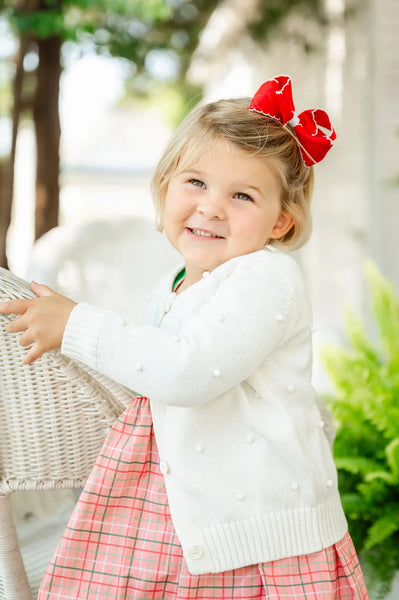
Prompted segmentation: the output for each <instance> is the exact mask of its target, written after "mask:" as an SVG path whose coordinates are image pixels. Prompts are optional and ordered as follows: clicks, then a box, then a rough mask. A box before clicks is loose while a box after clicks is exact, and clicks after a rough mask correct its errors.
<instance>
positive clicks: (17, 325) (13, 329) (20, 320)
mask: <svg viewBox="0 0 399 600" xmlns="http://www.w3.org/2000/svg"><path fill="white" fill-rule="evenodd" d="M27 328H28V323H27V321H26V318H25V314H23V315H21V316H20V317H17V318H16V319H13V320H12V321H10V322H9V323H8V324H7V325H6V331H7V333H18V332H19V331H25V329H27Z"/></svg>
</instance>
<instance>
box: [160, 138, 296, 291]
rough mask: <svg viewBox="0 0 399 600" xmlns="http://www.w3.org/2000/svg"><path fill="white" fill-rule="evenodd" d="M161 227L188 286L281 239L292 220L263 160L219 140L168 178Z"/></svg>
mask: <svg viewBox="0 0 399 600" xmlns="http://www.w3.org/2000/svg"><path fill="white" fill-rule="evenodd" d="M163 224H164V229H165V233H166V236H167V238H168V240H169V241H170V243H171V244H172V245H173V246H174V247H175V248H176V250H177V251H178V252H180V254H181V255H182V256H183V258H184V261H185V266H186V285H190V284H192V283H195V282H196V281H198V280H199V279H200V278H201V277H202V274H203V272H204V271H212V270H213V269H215V268H216V267H218V266H219V265H221V264H222V263H224V262H226V261H227V260H229V259H230V258H234V257H235V256H241V255H243V254H249V253H251V252H256V251H257V250H260V249H261V248H263V247H264V246H265V244H266V242H267V241H268V240H269V239H277V238H280V237H282V236H283V235H284V234H285V233H287V231H289V229H290V228H291V227H292V225H293V221H292V218H291V216H290V215H289V214H288V213H287V212H286V211H282V210H281V203H280V183H279V181H278V179H277V176H276V175H275V173H274V171H273V170H272V169H271V167H270V166H268V164H267V163H266V161H265V160H264V159H262V158H257V157H253V156H250V155H248V154H246V153H245V152H243V151H241V150H240V149H238V148H236V147H234V146H232V145H231V144H229V143H228V142H226V141H224V140H222V139H219V140H215V142H214V143H213V145H212V147H211V148H209V152H206V153H204V154H203V156H202V157H201V158H200V159H199V160H198V161H197V162H196V163H195V164H193V165H191V166H188V167H185V170H184V171H176V172H175V174H174V175H173V177H172V178H171V180H170V182H169V185H168V189H167V193H166V197H165V207H164V215H163ZM185 287H186V286H185Z"/></svg>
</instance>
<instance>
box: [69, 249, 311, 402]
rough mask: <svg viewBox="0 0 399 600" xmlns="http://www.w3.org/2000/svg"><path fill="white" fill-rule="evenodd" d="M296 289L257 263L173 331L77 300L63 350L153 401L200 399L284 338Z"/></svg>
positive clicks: (251, 367)
mask: <svg viewBox="0 0 399 600" xmlns="http://www.w3.org/2000/svg"><path fill="white" fill-rule="evenodd" d="M294 289H295V294H294ZM301 293H302V292H301V291H300V286H299V289H296V286H295V277H294V278H292V277H291V278H290V277H289V276H287V274H286V273H284V272H283V273H282V274H281V273H280V272H279V270H278V269H271V268H270V267H269V266H268V265H267V264H266V263H264V262H263V261H262V262H260V263H257V264H256V265H254V266H252V267H249V268H248V269H241V270H240V271H239V272H234V273H233V274H232V275H231V276H230V277H228V278H227V279H226V280H225V281H224V282H223V283H221V284H220V286H219V287H218V288H217V289H216V291H215V294H214V295H213V296H212V298H211V299H209V300H208V301H207V302H206V303H205V304H204V305H203V306H202V307H201V308H200V309H199V310H198V311H197V312H196V313H195V314H193V315H192V316H191V317H189V318H188V320H187V321H186V323H185V324H184V325H183V327H182V328H181V329H180V331H179V335H178V336H176V335H173V334H171V333H169V332H168V331H166V330H165V329H161V328H158V327H152V326H142V327H130V326H129V325H128V324H126V323H125V322H124V321H123V319H122V318H121V317H120V316H118V315H115V314H113V313H111V312H109V311H105V310H101V309H95V308H94V307H92V306H89V305H87V304H79V305H78V306H76V307H75V308H74V309H73V311H72V313H71V317H70V319H69V321H68V324H67V327H66V331H65V335H64V338H63V344H62V352H63V353H65V354H66V355H68V356H70V357H71V358H74V359H76V360H79V361H81V362H84V363H85V364H87V365H89V366H90V367H92V368H94V369H96V370H97V371H99V372H101V373H104V374H105V375H107V376H108V377H110V378H111V379H114V380H116V381H117V382H119V383H121V384H123V385H125V386H127V387H128V388H130V389H133V390H135V391H136V392H138V393H140V394H142V395H145V396H148V397H150V398H151V399H152V400H154V401H158V402H161V403H165V404H171V405H175V406H192V405H199V404H202V403H205V402H207V401H209V400H210V399H212V398H216V397H217V396H219V395H220V394H222V393H223V392H225V391H227V390H228V389H230V388H231V387H233V386H234V385H236V384H237V383H239V382H241V381H243V380H244V379H246V378H248V377H249V375H251V374H252V373H253V372H254V371H255V370H256V369H257V368H258V366H259V365H260V364H261V363H262V362H263V361H264V360H265V359H266V357H267V356H268V355H269V354H270V353H271V352H272V351H273V350H274V349H275V348H276V347H277V346H278V345H279V344H281V343H283V342H284V341H285V339H287V338H288V336H289V334H290V332H291V319H292V314H293V310H294V306H295V303H296V302H298V301H299V306H300V305H301V302H302V303H303V304H304V305H305V304H306V300H305V296H304V297H302V296H301ZM294 295H295V302H294ZM176 302H177V300H176ZM172 311H173V308H172ZM303 326H304V328H305V327H307V323H306V322H304V324H303ZM309 329H310V323H309Z"/></svg>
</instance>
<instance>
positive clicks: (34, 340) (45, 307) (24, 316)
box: [0, 282, 76, 365]
mask: <svg viewBox="0 0 399 600" xmlns="http://www.w3.org/2000/svg"><path fill="white" fill-rule="evenodd" d="M31 289H32V291H33V292H34V293H35V294H36V295H37V296H38V298H32V299H22V300H8V301H6V302H1V303H0V313H6V314H13V315H20V316H19V317H17V318H16V319H14V320H13V321H11V322H10V323H9V324H8V325H7V326H6V330H7V331H8V333H17V332H20V331H23V332H24V333H23V334H22V335H21V337H20V339H19V343H20V344H21V346H30V345H31V344H33V346H32V348H30V350H29V352H27V354H26V355H25V356H24V358H23V359H22V362H23V363H24V364H25V365H29V364H31V363H33V362H34V361H35V360H36V359H37V358H39V357H40V356H41V355H42V354H44V352H48V351H49V350H54V349H55V348H60V347H61V342H62V337H63V335H64V330H65V326H66V324H67V321H68V318H69V315H70V314H71V312H72V309H73V307H74V306H76V302H73V301H72V300H70V299H69V298H66V297H65V296H61V294H57V293H56V292H54V291H53V290H52V289H50V288H49V287H47V286H46V285H39V284H38V283H35V282H32V283H31Z"/></svg>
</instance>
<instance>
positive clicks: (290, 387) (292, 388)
mask: <svg viewBox="0 0 399 600" xmlns="http://www.w3.org/2000/svg"><path fill="white" fill-rule="evenodd" d="M287 391H288V392H295V385H294V384H293V383H289V384H288V385H287Z"/></svg>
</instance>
